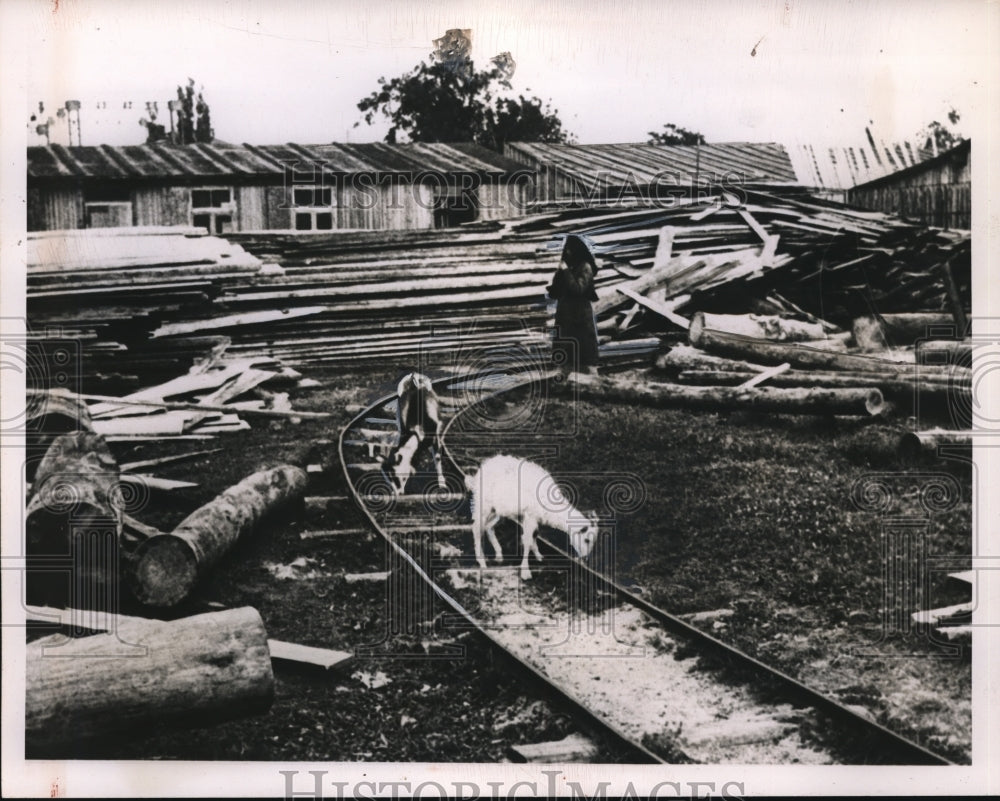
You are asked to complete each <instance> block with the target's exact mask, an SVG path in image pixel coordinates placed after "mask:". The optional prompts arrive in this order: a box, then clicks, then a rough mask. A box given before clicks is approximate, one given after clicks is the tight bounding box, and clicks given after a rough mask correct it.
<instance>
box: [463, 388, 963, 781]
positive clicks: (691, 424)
mask: <svg viewBox="0 0 1000 801" xmlns="http://www.w3.org/2000/svg"><path fill="white" fill-rule="evenodd" d="M533 403H535V405H536V406H538V404H537V402H536V401H533ZM494 415H495V417H496V418H497V419H501V418H502V417H503V416H504V415H506V416H508V417H509V416H511V415H510V414H509V411H505V410H503V409H501V408H500V407H499V406H498V407H497V408H496V409H495V411H494ZM542 415H543V417H544V421H543V422H542V423H541V424H540V426H539V428H540V431H539V432H538V433H537V434H531V435H530V436H525V434H524V433H523V432H518V433H515V434H505V435H502V436H498V435H496V432H494V435H493V437H492V441H491V442H490V443H489V445H485V446H484V445H482V444H481V443H476V442H474V441H473V442H472V444H471V445H470V451H473V452H475V454H476V455H477V456H482V455H483V454H484V453H485V452H488V451H490V450H493V451H505V450H506V451H510V452H515V453H518V452H525V451H526V449H530V448H541V447H543V446H544V445H545V444H548V445H553V444H554V445H555V447H554V449H553V451H552V452H551V453H550V454H549V455H547V456H540V457H539V458H538V459H537V460H538V461H539V462H541V463H542V464H544V465H545V466H546V467H547V468H549V469H550V471H551V472H553V474H554V475H557V476H563V477H565V479H566V481H567V482H568V483H569V485H570V486H571V488H572V490H573V491H574V493H573V494H575V495H576V496H577V497H578V498H579V499H580V506H581V507H582V508H587V507H588V506H589V507H591V508H597V509H598V510H600V511H601V512H602V514H603V515H605V516H609V518H610V519H612V520H613V522H614V533H613V536H614V538H615V544H614V548H613V552H614V554H615V558H616V562H617V564H616V565H615V566H614V569H615V570H616V572H617V574H618V576H619V578H620V580H622V581H623V583H625V584H632V585H635V586H637V587H638V588H640V590H641V591H642V592H643V593H644V594H645V596H646V597H648V598H649V599H650V600H651V601H653V602H654V603H656V604H657V605H659V606H661V607H662V608H664V609H667V610H669V611H671V612H673V613H676V614H684V613H698V612H706V611H713V610H718V609H724V610H726V615H724V616H712V615H710V616H707V620H706V621H705V622H704V623H697V622H696V624H697V625H701V626H702V627H703V628H705V629H706V630H707V631H709V632H711V633H712V634H714V635H715V636H717V637H719V638H720V639H723V640H724V641H726V642H728V643H730V644H732V645H734V646H736V647H737V648H739V649H741V650H743V651H744V652H746V653H748V654H750V655H752V656H755V657H758V658H760V659H761V660H762V661H764V662H765V663H767V664H769V665H771V666H773V667H777V668H779V669H781V670H783V671H785V672H787V673H788V674H790V675H792V676H794V677H796V678H800V679H801V680H803V681H805V682H806V683H807V684H810V685H812V686H814V687H816V688H817V689H820V690H822V691H823V692H825V693H827V694H829V695H833V696H834V697H837V698H839V699H840V700H841V701H843V702H844V703H846V704H851V705H854V706H856V707H858V708H859V710H863V711H865V712H866V713H867V714H869V715H871V716H872V717H874V718H876V719H878V720H879V721H880V722H883V723H885V724H886V725H888V726H889V727H890V728H893V729H895V730H897V731H900V732H901V733H904V734H906V735H907V736H909V737H911V738H915V739H917V740H918V741H920V742H922V743H923V744H925V745H927V746H930V747H932V748H934V749H935V750H938V751H940V752H941V753H943V754H945V755H947V756H949V757H950V758H952V759H955V760H959V761H967V760H968V759H969V756H970V743H971V705H970V687H971V671H970V662H969V658H968V653H967V652H965V653H964V654H956V653H955V652H954V649H952V648H949V647H948V646H946V645H942V644H941V643H939V642H936V641H934V640H932V639H931V637H930V635H928V634H927V633H926V632H922V631H916V630H914V629H913V627H912V626H911V624H910V612H912V611H915V609H919V608H935V607H939V606H944V605H947V604H952V603H958V602H960V601H964V600H968V598H969V589H968V587H967V586H965V587H962V586H961V585H957V586H956V585H954V583H953V582H952V581H951V580H949V579H947V578H946V573H945V571H942V570H938V571H921V569H920V567H919V559H918V555H919V554H920V553H921V552H923V554H924V556H925V558H926V561H927V562H928V563H930V564H931V565H933V564H934V563H935V560H943V559H944V558H946V557H947V558H949V559H948V560H947V564H948V569H949V570H951V571H954V570H959V569H965V568H966V567H967V566H968V565H967V563H966V562H965V561H964V560H965V559H967V558H968V554H969V553H970V547H971V536H970V531H971V514H972V504H971V472H970V470H969V467H968V465H966V464H963V463H961V462H955V461H944V460H937V459H934V460H926V461H924V462H922V463H919V464H906V463H903V462H901V461H900V459H899V458H898V456H897V455H896V450H895V449H896V444H897V442H898V439H899V435H900V432H899V430H898V429H897V428H895V427H892V426H889V425H886V424H884V423H878V422H871V421H862V420H859V419H850V418H820V417H791V416H777V415H750V414H745V413H732V414H728V415H720V414H699V413H693V412H687V411H682V410H657V409H649V408H641V407H638V406H630V405H620V404H615V405H602V404H596V403H590V402H582V401H577V402H566V401H559V402H552V403H548V404H545V405H544V410H543V412H542ZM552 432H574V433H573V436H566V437H563V438H561V439H558V440H553V439H552V437H551V434H552ZM473 439H474V438H473ZM453 444H454V443H453ZM615 484H618V485H619V487H621V486H622V485H626V486H629V487H631V489H630V490H629V492H628V493H626V494H625V496H623V497H620V498H618V500H617V502H615V501H614V495H615V490H614V487H615ZM626 496H628V497H626ZM635 496H639V497H635ZM609 501H610V503H609ZM615 505H617V506H618V508H619V511H618V512H615V511H614V509H613V508H612V507H614V506H615ZM902 532H906V534H905V536H908V537H910V538H911V539H910V540H909V547H910V548H911V549H912V550H911V551H910V552H909V553H908V554H906V553H904V552H903V550H901V549H902V547H903V546H902V544H901V543H902V542H904V541H905V540H904V539H900V538H901V537H903V536H904V535H903V534H902ZM943 563H944V562H942V564H943ZM907 594H908V597H909V599H910V600H908V601H905V600H904V596H907Z"/></svg>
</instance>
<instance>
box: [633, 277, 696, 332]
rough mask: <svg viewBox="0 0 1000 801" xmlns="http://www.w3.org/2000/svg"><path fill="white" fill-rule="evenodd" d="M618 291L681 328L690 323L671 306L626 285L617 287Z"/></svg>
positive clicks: (685, 328) (686, 328)
mask: <svg viewBox="0 0 1000 801" xmlns="http://www.w3.org/2000/svg"><path fill="white" fill-rule="evenodd" d="M618 291H619V292H621V293H622V294H623V295H625V297H628V298H632V300H634V301H635V302H636V303H638V304H640V305H641V306H645V307H646V308H647V309H649V310H650V311H654V312H656V313H657V314H659V315H660V316H662V317H665V318H666V319H668V320H669V321H670V322H672V323H673V324H674V325H676V326H678V327H680V328H683V329H684V330H685V331H687V330H688V328H689V327H690V325H691V323H690V322H689V321H688V319H687V318H686V317H681V315H679V314H677V313H676V312H674V307H673V306H669V305H668V304H666V303H660V302H659V301H657V300H651V299H649V298H647V297H645V296H643V295H640V294H639V293H638V292H634V291H632V290H631V289H629V288H628V287H624V286H620V287H618ZM678 305H679V304H678Z"/></svg>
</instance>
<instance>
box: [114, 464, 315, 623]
mask: <svg viewBox="0 0 1000 801" xmlns="http://www.w3.org/2000/svg"><path fill="white" fill-rule="evenodd" d="M306 484H307V477H306V473H305V471H303V470H302V469H301V468H298V467H295V466H293V465H282V466H280V467H275V468H272V469H270V470H262V471H260V472H257V473H254V474H253V475H250V476H248V477H247V478H245V479H243V480H242V481H241V482H239V483H238V484H235V485H234V486H232V487H230V488H229V489H227V490H225V491H224V492H223V493H222V494H221V495H219V496H218V497H216V498H215V499H214V500H212V501H210V502H209V503H208V504H206V505H205V506H202V507H201V508H200V509H196V510H195V511H194V512H192V513H191V514H190V515H188V516H187V517H186V518H185V519H184V520H183V521H181V523H180V524H179V525H178V526H177V527H176V528H175V529H174V530H173V531H171V532H170V533H167V534H162V535H159V536H154V537H150V538H149V539H146V540H144V541H143V542H141V543H140V544H139V546H138V547H137V548H136V550H135V553H134V554H133V555H132V556H131V557H130V559H129V569H128V572H127V575H128V578H129V583H130V585H131V588H132V592H133V594H134V595H135V597H136V598H137V599H138V600H139V601H141V602H142V603H144V604H148V605H150V606H159V607H167V606H174V605H176V604H178V603H180V602H181V601H182V600H184V599H185V598H186V597H187V596H188V595H189V594H190V592H191V590H192V589H193V588H194V586H195V584H197V582H198V581H199V580H200V579H201V578H203V577H204V575H205V574H206V573H207V572H208V571H209V570H210V569H211V568H212V566H213V565H214V564H215V563H216V562H218V561H219V559H220V558H221V557H222V556H223V554H225V553H226V551H228V550H229V549H230V548H231V547H232V546H233V545H234V544H235V543H236V541H237V540H238V539H239V538H240V537H241V536H244V535H246V534H248V533H249V532H250V531H252V530H253V528H254V527H255V526H256V525H257V523H258V522H260V520H261V519H262V518H263V517H264V516H265V515H266V514H268V513H271V512H274V511H275V510H277V509H280V508H281V507H282V506H285V505H286V504H288V503H291V502H292V501H294V500H295V499H297V498H301V497H302V496H303V494H304V492H305V488H306Z"/></svg>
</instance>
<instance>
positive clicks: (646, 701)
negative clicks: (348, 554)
mask: <svg viewBox="0 0 1000 801" xmlns="http://www.w3.org/2000/svg"><path fill="white" fill-rule="evenodd" d="M549 377H550V375H549V374H544V373H539V372H537V371H530V370H523V369H518V365H517V364H516V363H514V364H513V366H512V367H511V368H509V369H508V368H506V367H497V368H493V369H488V370H482V371H476V372H470V373H465V374H462V375H459V376H455V377H451V378H445V379H439V380H437V381H435V382H434V384H435V389H436V391H437V392H438V394H439V396H440V398H441V401H442V408H441V412H442V419H443V422H444V426H445V427H444V433H443V438H444V439H445V440H447V439H448V438H449V435H450V434H451V433H452V429H453V428H454V426H455V424H456V423H457V422H459V421H462V420H464V419H467V418H468V417H469V416H470V410H474V409H482V405H481V404H483V403H485V402H486V401H488V400H489V399H491V398H493V397H496V396H499V395H503V394H505V393H509V392H511V391H513V390H516V389H525V388H527V390H528V391H529V392H531V391H533V389H534V388H538V387H541V386H542V382H544V381H546V380H548V378H549ZM395 404H396V396H395V394H391V395H386V396H385V397H382V398H380V399H378V400H376V401H375V402H374V403H373V404H372V405H370V406H369V407H368V408H366V409H365V410H364V411H362V412H361V413H359V414H358V415H357V416H356V417H355V418H354V419H353V420H352V421H351V422H350V423H349V424H348V425H347V426H346V427H345V428H344V430H343V431H342V432H341V437H340V443H339V449H340V458H341V462H342V465H343V469H344V474H345V477H346V479H347V484H348V486H349V488H350V491H351V493H352V494H353V496H354V498H355V501H356V502H357V503H358V505H359V507H360V509H361V511H362V512H363V514H364V515H365V516H366V517H367V519H368V520H369V522H370V523H371V525H372V526H373V528H374V529H375V530H376V531H377V532H378V533H379V534H380V535H381V536H382V537H383V539H384V540H385V541H386V543H387V547H388V549H389V550H388V552H389V555H390V558H391V559H392V560H393V567H394V568H395V567H396V566H398V567H399V570H400V571H405V572H407V573H408V574H409V575H407V576H406V577H399V579H398V580H399V581H400V582H401V586H403V587H405V591H406V592H407V593H412V594H413V595H412V597H414V598H417V597H419V595H420V591H416V592H415V591H414V587H415V586H417V585H422V587H423V588H424V589H426V590H428V591H429V592H431V593H433V595H434V596H436V597H437V598H439V599H440V600H441V601H442V602H443V603H444V604H445V606H446V607H447V608H449V609H450V610H451V611H452V612H453V613H454V614H453V615H450V616H449V617H448V618H447V619H446V620H445V625H447V626H449V627H451V626H453V627H455V628H462V629H471V630H473V631H475V632H477V633H478V634H480V635H481V636H483V637H485V638H486V639H487V640H488V641H489V642H490V643H491V644H492V645H493V646H494V647H495V648H496V649H498V650H499V652H501V653H502V654H504V655H505V656H506V658H507V659H508V660H509V661H510V662H511V663H512V664H513V665H516V667H517V669H519V670H520V671H522V672H523V674H524V675H525V676H526V677H528V678H530V680H531V682H532V683H533V684H535V685H536V686H542V687H544V688H545V690H546V693H547V694H550V695H551V697H552V699H553V700H554V701H555V702H556V703H557V704H558V705H559V706H561V707H562V708H563V709H564V711H566V712H568V713H569V714H570V715H571V716H573V718H574V719H575V720H576V721H577V722H578V725H580V727H581V728H582V729H583V730H584V731H586V732H587V733H588V734H590V735H591V736H593V737H595V739H598V740H600V741H601V742H603V743H605V744H606V746H607V747H608V749H609V751H611V752H613V753H616V754H620V755H622V756H623V758H624V759H626V760H629V761H635V762H701V763H745V764H787V763H812V764H859V763H875V764H936V765H947V764H951V763H950V762H949V761H948V760H947V759H945V758H944V757H941V756H940V755H938V754H935V753H933V752H932V751H930V750H928V749H926V748H924V747H922V746H920V745H919V744H917V743H914V742H911V741H910V740H908V739H906V738H904V737H902V736H900V735H898V734H896V733H895V732H893V731H891V730H889V729H888V728H886V727H884V726H882V725H880V724H878V723H876V722H875V721H873V720H871V719H869V718H868V717H866V716H864V715H862V714H858V713H857V712H855V711H854V710H852V709H850V708H849V707H847V706H845V705H844V704H842V703H840V702H839V701H837V700H835V699H833V698H830V697H828V696H825V695H823V694H821V693H819V692H817V691H816V690H813V689H812V688H810V687H808V686H806V685H804V684H802V683H800V682H798V681H796V680H795V679H793V678H791V677H789V676H787V675H785V674H783V673H781V672H779V671H776V670H774V669H772V668H770V667H769V666H767V665H765V664H764V663H762V662H760V661H758V660H756V659H753V658H751V657H749V656H747V655H746V654H744V653H742V652H740V651H738V650H736V649H735V648H732V647H731V646H728V645H726V644H725V643H723V642H722V641H720V640H718V639H716V638H714V637H712V636H710V635H708V634H706V633H705V632H703V631H701V630H699V629H697V628H695V627H694V626H691V625H690V624H688V623H686V622H684V621H683V620H680V619H679V618H677V617H675V616H673V615H671V614H669V613H668V612H666V611H664V610H662V609H659V608H657V607H656V606H654V605H653V604H651V603H649V602H648V601H646V600H645V599H643V598H641V597H639V596H638V595H636V594H635V593H634V592H632V591H630V590H629V589H627V588H626V587H624V586H622V585H621V584H619V583H617V582H616V581H615V580H614V577H613V576H614V572H613V570H612V571H611V575H610V577H609V575H605V573H604V572H602V571H601V570H600V569H599V568H598V569H595V568H593V567H591V566H590V565H589V564H587V562H596V563H598V565H601V564H609V563H611V564H613V554H608V553H606V552H605V553H601V552H600V551H601V549H600V548H598V549H596V550H595V552H594V553H592V554H591V555H590V557H589V558H588V560H586V562H585V561H584V560H579V559H575V558H572V557H571V556H570V555H569V554H568V553H567V552H566V551H565V550H563V549H562V548H561V547H560V546H559V544H557V543H556V542H553V541H552V540H551V539H550V538H548V537H546V536H541V537H540V538H539V539H540V540H541V541H542V543H543V544H544V545H545V546H546V552H547V555H546V558H545V561H544V562H542V563H541V565H540V569H537V570H536V569H534V568H533V573H534V575H535V578H534V580H533V581H531V582H521V581H520V580H519V577H518V572H517V569H516V560H515V559H512V558H511V559H508V560H506V561H505V563H504V564H503V565H501V566H497V567H494V566H492V565H491V566H490V567H488V568H487V569H486V570H481V569H480V568H479V567H478V565H476V564H475V560H474V559H473V558H472V557H471V555H470V553H471V525H470V524H469V523H468V522H467V521H468V502H467V499H466V489H465V484H464V471H463V470H462V469H461V467H460V466H459V464H458V462H457V461H456V460H455V458H453V454H452V452H451V451H450V450H448V449H446V451H447V452H446V454H445V457H446V458H445V461H446V463H447V468H448V469H447V471H446V485H447V486H446V487H445V488H443V489H441V488H438V487H436V485H435V484H434V483H433V479H431V484H430V485H425V486H424V488H423V490H422V491H420V492H417V493H413V488H412V487H410V488H408V489H409V490H410V493H413V494H408V495H404V496H400V497H398V498H393V497H392V496H391V494H390V493H389V491H388V487H387V486H386V485H385V483H384V481H383V479H382V477H381V476H380V474H379V462H378V458H377V457H378V454H380V453H382V452H384V451H385V450H386V449H387V448H389V447H391V446H392V444H394V433H395V425H396V424H395ZM472 416H474V415H472ZM474 427H475V426H474V425H473V428H474ZM481 442H482V440H480V443H481ZM349 453H350V454H352V455H354V454H356V455H357V458H356V459H349V458H348V454H349ZM476 461H478V460H476V459H470V460H469V469H470V470H472V469H474V463H475V462H476ZM426 478H427V477H426V476H423V475H419V474H418V476H415V477H414V479H413V480H412V482H411V485H416V484H418V483H419V482H418V479H426ZM463 515H464V519H463ZM502 526H503V524H501V527H502ZM501 530H502V529H501ZM604 551H607V548H605V549H604ZM508 556H511V554H510V553H508ZM403 600H404V602H405V598H404V599H403ZM695 657H697V658H695Z"/></svg>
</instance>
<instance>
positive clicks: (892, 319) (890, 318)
mask: <svg viewBox="0 0 1000 801" xmlns="http://www.w3.org/2000/svg"><path fill="white" fill-rule="evenodd" d="M881 323H882V328H883V331H884V333H885V338H886V341H887V342H888V343H889V344H890V345H912V344H914V343H915V342H917V340H920V339H927V338H928V337H930V336H933V335H935V334H936V335H938V336H940V335H941V334H947V333H948V332H949V331H952V332H954V330H955V319H954V317H952V316H951V315H950V314H946V313H944V312H906V313H899V314H883V315H881ZM959 330H964V329H959Z"/></svg>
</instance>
